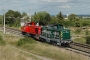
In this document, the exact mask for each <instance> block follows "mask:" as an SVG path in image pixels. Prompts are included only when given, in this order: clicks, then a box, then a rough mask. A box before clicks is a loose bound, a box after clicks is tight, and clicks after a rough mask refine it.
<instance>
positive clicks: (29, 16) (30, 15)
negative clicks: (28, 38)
mask: <svg viewBox="0 0 90 60" xmlns="http://www.w3.org/2000/svg"><path fill="white" fill-rule="evenodd" d="M30 10H31V9H29V17H30V22H31V14H30Z"/></svg>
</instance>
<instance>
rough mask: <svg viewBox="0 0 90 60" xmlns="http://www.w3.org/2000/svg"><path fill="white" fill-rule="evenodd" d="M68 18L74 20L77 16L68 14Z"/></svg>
mask: <svg viewBox="0 0 90 60" xmlns="http://www.w3.org/2000/svg"><path fill="white" fill-rule="evenodd" d="M68 18H69V20H70V21H75V20H76V18H77V15H75V14H70V15H69V17H68Z"/></svg>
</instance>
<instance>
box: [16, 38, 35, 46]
mask: <svg viewBox="0 0 90 60" xmlns="http://www.w3.org/2000/svg"><path fill="white" fill-rule="evenodd" d="M32 43H36V41H35V40H34V39H32V38H30V37H24V38H21V39H20V40H19V41H18V42H17V46H24V45H26V44H32Z"/></svg>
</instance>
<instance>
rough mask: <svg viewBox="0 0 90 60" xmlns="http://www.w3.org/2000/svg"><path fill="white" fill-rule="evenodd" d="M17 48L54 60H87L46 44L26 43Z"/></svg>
mask: <svg viewBox="0 0 90 60" xmlns="http://www.w3.org/2000/svg"><path fill="white" fill-rule="evenodd" d="M32 40H33V39H30V41H32ZM19 48H21V49H22V50H25V51H28V52H31V53H34V54H38V55H41V56H46V57H49V58H52V59H54V60H83V59H85V60H88V59H87V57H85V56H82V55H80V54H77V53H73V52H70V51H67V50H65V49H63V48H58V47H56V46H52V45H49V44H46V43H40V42H37V43H36V42H35V43H34V42H33V43H30V44H29V43H27V44H24V45H23V46H19Z"/></svg>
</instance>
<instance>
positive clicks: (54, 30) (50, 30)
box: [39, 24, 72, 46]
mask: <svg viewBox="0 0 90 60" xmlns="http://www.w3.org/2000/svg"><path fill="white" fill-rule="evenodd" d="M39 39H40V40H41V41H46V42H47V43H51V44H56V45H59V46H62V45H69V44H70V43H71V42H72V40H71V36H70V30H69V29H65V28H64V27H63V25H60V24H56V25H49V26H48V27H42V30H41V35H40V36H39Z"/></svg>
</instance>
